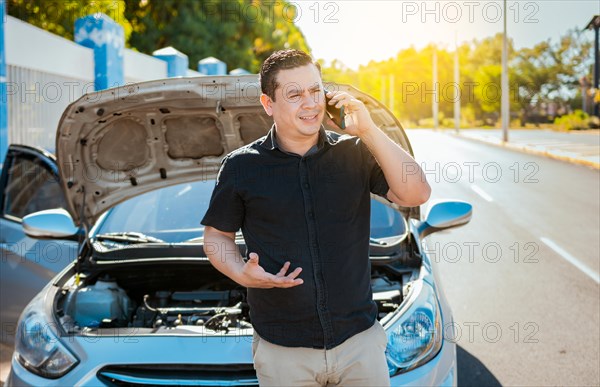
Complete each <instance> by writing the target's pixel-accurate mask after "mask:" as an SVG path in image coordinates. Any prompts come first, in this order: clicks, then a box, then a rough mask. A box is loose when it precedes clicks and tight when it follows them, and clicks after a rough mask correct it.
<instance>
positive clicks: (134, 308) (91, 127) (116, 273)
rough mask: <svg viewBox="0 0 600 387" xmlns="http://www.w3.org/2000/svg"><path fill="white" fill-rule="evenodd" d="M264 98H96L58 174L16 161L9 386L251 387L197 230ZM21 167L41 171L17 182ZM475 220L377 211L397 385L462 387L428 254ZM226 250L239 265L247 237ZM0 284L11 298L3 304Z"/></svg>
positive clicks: (254, 81) (389, 207) (242, 348)
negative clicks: (438, 235)
mask: <svg viewBox="0 0 600 387" xmlns="http://www.w3.org/2000/svg"><path fill="white" fill-rule="evenodd" d="M335 87H336V88H337V89H341V90H344V91H347V92H348V93H350V94H352V95H354V96H355V97H356V98H359V99H361V100H362V101H363V102H364V103H365V105H366V106H367V107H368V109H369V110H370V112H371V115H372V117H373V119H374V121H375V123H376V124H377V125H378V126H379V127H381V128H383V129H384V130H385V131H386V132H387V134H388V135H389V136H390V137H391V138H392V139H393V140H394V141H395V142H397V143H398V144H399V145H400V146H402V147H403V148H404V149H405V150H406V151H408V152H409V153H411V154H412V149H411V147H410V143H409V141H408V138H407V136H406V134H405V132H404V130H403V129H402V126H401V125H400V123H399V122H398V120H397V119H396V118H395V117H394V116H393V114H392V113H391V112H389V111H388V110H387V109H386V108H385V107H384V106H383V105H382V104H381V103H379V102H378V101H377V100H376V99H374V98H372V97H371V96H369V95H366V94H364V93H362V92H360V91H358V90H356V89H355V88H353V87H351V86H345V85H335ZM329 88H330V89H332V88H333V87H329ZM259 90H260V87H259V84H258V78H257V76H256V75H245V76H219V77H200V78H172V79H166V80H158V81H151V82H144V83H139V84H136V85H128V86H126V87H122V88H117V89H109V90H104V91H100V92H96V93H93V94H88V95H85V96H84V97H82V98H81V99H79V100H77V101H75V102H74V103H72V104H71V105H70V106H69V107H68V108H67V109H66V111H65V112H64V113H63V116H62V118H61V122H60V124H59V127H58V130H57V134H56V159H55V158H54V157H53V156H52V155H50V154H47V153H44V152H42V151H40V150H36V149H33V148H28V147H17V146H15V147H11V150H10V152H9V159H7V162H6V164H5V167H4V170H3V172H2V187H3V199H2V203H3V211H4V213H3V219H2V223H1V226H2V236H3V238H4V239H3V241H2V243H3V245H2V249H3V250H2V254H3V258H4V256H8V255H10V256H11V258H10V259H7V262H6V263H5V262H4V261H3V267H2V268H3V270H2V286H3V288H2V290H3V295H2V297H3V298H2V302H3V303H2V312H3V318H4V315H5V309H6V318H7V321H8V320H10V319H11V318H13V319H14V318H15V316H16V314H17V313H18V312H20V317H19V320H18V322H17V323H16V324H14V332H12V334H11V335H9V334H8V333H7V334H6V335H7V337H8V336H11V337H12V335H14V337H15V352H14V354H13V357H12V363H11V371H10V374H9V377H8V380H7V385H8V386H13V385H29V386H39V385H50V386H51V385H55V386H65V385H78V386H98V385H108V386H132V385H136V386H156V385H197V386H216V385H219V386H222V385H231V386H232V385H257V383H258V382H257V378H256V375H255V372H254V368H253V364H252V350H251V343H252V333H253V328H252V321H251V319H250V317H249V313H248V310H249V309H248V304H247V302H246V289H245V288H243V287H241V286H239V285H238V284H236V283H235V282H233V281H231V280H230V279H229V278H227V277H225V276H223V275H222V274H221V273H219V272H218V271H217V270H216V269H214V268H213V266H212V265H211V264H210V262H209V261H208V259H207V257H206V254H205V252H204V245H203V231H204V230H203V226H202V225H200V223H199V222H200V220H201V219H202V217H203V215H204V212H205V211H206V209H207V208H208V203H209V200H210V196H211V193H212V189H213V187H214V184H215V177H216V173H217V172H218V170H219V166H220V162H221V160H222V157H223V156H225V155H226V154H227V153H229V152H230V151H232V150H234V149H236V148H238V147H240V146H243V145H244V144H248V143H250V142H252V141H254V140H256V139H257V138H260V137H262V136H264V135H265V134H266V132H267V131H268V129H269V128H270V127H271V125H272V121H271V118H270V117H268V116H267V115H266V114H265V112H264V110H263V108H262V106H261V105H260V102H259V99H258V98H259V94H260V92H259ZM327 129H330V130H333V129H332V128H327ZM24 160H30V161H31V162H33V163H34V164H36V165H40V166H42V167H43V168H44V172H39V171H38V173H36V174H34V176H33V177H31V178H29V177H27V178H26V179H25V180H23V179H24V178H23V177H22V176H21V177H15V176H17V172H18V171H20V170H21V169H23V168H22V167H19V165H20V164H22V163H24ZM19 168H21V169H19ZM42 175H43V176H42ZM274 178H275V177H274ZM19 179H21V180H23V181H18V180H19ZM29 180H31V182H29ZM42 180H43V181H44V182H43V183H41V182H40V181H42ZM50 187H51V188H50ZM44 190H47V191H48V192H44ZM36 197H39V199H36V200H33V198H36ZM30 203H31V204H30ZM7 209H8V210H7ZM471 215H472V207H471V205H470V204H469V203H466V202H463V201H459V200H448V201H440V202H437V203H432V204H431V205H430V206H429V211H428V213H427V214H426V215H425V216H422V215H421V212H420V208H419V207H411V208H408V207H399V206H397V205H395V204H392V203H390V202H388V201H385V200H382V199H381V198H378V197H376V196H373V197H372V200H371V246H370V256H371V283H372V290H373V299H374V300H375V301H376V303H377V305H378V309H379V321H380V322H381V324H382V325H383V327H384V328H385V330H386V332H387V335H388V344H387V350H386V355H387V359H388V370H389V374H390V376H391V381H392V385H443V386H453V385H456V380H457V375H456V345H455V343H454V342H453V341H452V340H451V339H446V338H445V334H451V333H452V329H451V328H452V326H453V319H452V313H451V310H450V308H449V306H448V303H447V302H446V300H445V297H444V294H443V293H442V291H441V288H440V284H439V282H438V279H437V277H436V273H435V267H434V266H433V265H432V261H431V260H430V258H429V257H428V256H427V254H426V252H425V251H424V249H423V246H422V242H423V239H424V238H425V237H426V236H427V235H429V234H431V233H432V232H435V231H438V230H444V229H448V228H452V227H457V226H461V225H464V224H466V223H467V222H469V220H470V219H471ZM5 230H6V232H5ZM20 244H22V245H23V248H22V249H19V248H17V247H15V246H19V245H20ZM236 244H237V247H238V248H239V250H240V252H241V253H242V255H245V254H246V246H245V243H244V239H243V237H242V235H241V234H239V235H238V236H237V238H236ZM45 246H52V247H45ZM32 249H37V250H33V251H38V254H39V257H40V259H35V257H36V256H35V254H33V255H32V254H31V251H32ZM49 254H54V255H51V257H52V258H48V257H50V255H49ZM23 257H25V258H23ZM57 257H59V258H57ZM50 261H55V262H52V264H50ZM11 265H12V266H11ZM9 266H10V267H11V268H10V269H9V270H5V269H6V268H7V267H9ZM5 272H6V273H7V274H6V275H7V276H11V277H12V278H11V279H10V280H9V281H12V282H10V284H11V285H10V286H14V287H15V288H14V289H13V290H12V291H13V296H12V297H13V299H10V298H7V299H5V298H4V289H5V288H4V286H5ZM42 283H43V284H44V285H43V288H42V289H41V290H40V289H39V286H42V285H41V284H42ZM7 286H8V285H7ZM38 290H39V291H38ZM17 293H18V294H19V297H16V296H15V295H16V294H17ZM30 296H31V297H32V299H31V301H29V302H28V304H27V305H26V306H25V303H26V302H27V301H23V300H24V299H28V298H29V297H30ZM23 307H24V309H23ZM21 309H22V311H21ZM7 326H10V324H8V325H7ZM3 335H4V332H3Z"/></svg>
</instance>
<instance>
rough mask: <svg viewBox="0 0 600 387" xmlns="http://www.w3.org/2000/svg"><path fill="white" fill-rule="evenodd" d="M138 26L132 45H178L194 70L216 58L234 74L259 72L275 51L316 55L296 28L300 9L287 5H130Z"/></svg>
mask: <svg viewBox="0 0 600 387" xmlns="http://www.w3.org/2000/svg"><path fill="white" fill-rule="evenodd" d="M125 3H126V9H125V16H126V18H127V19H128V20H129V21H130V22H131V24H132V26H133V32H132V34H131V37H130V44H131V45H132V46H133V47H136V48H137V49H138V50H139V51H141V52H145V53H151V52H152V51H154V50H156V49H158V48H162V47H167V46H173V47H175V48H177V49H178V50H180V51H182V52H184V53H186V54H187V55H188V57H189V59H190V63H191V67H195V63H197V62H198V61H199V60H200V59H203V58H205V57H208V56H214V57H217V58H219V59H220V60H222V61H224V62H225V63H227V66H228V68H229V69H233V68H236V67H242V68H245V69H247V70H250V71H252V72H257V71H258V69H259V67H260V64H261V63H262V62H263V61H264V59H266V58H267V57H268V56H269V55H270V54H271V53H272V52H273V51H275V50H279V49H285V48H296V49H301V50H304V51H308V52H310V49H309V47H308V45H307V43H306V41H305V39H304V36H303V35H302V33H301V32H300V30H299V29H298V27H297V26H296V25H295V24H294V23H293V19H294V18H295V13H294V12H295V8H294V7H293V6H292V5H290V4H289V3H288V2H286V1H278V2H271V3H266V4H265V3H262V2H258V1H253V2H248V1H244V0H227V1H223V2H221V1H215V0H208V1H197V0H160V1H158V0H143V1H140V0H125Z"/></svg>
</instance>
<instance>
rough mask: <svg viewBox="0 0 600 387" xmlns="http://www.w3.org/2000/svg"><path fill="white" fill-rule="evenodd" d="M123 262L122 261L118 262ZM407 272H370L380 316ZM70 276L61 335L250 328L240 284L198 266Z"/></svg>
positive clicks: (397, 296)
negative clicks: (128, 329)
mask: <svg viewBox="0 0 600 387" xmlns="http://www.w3.org/2000/svg"><path fill="white" fill-rule="evenodd" d="M121 266H123V265H121ZM411 273H412V271H405V272H398V271H396V270H389V268H386V267H377V268H374V269H373V270H372V276H371V286H372V289H373V299H374V301H375V302H376V303H377V307H378V311H379V316H378V318H379V319H381V318H382V317H384V316H385V315H387V314H388V313H390V312H393V311H395V310H397V309H398V308H399V306H400V304H401V303H402V301H403V299H404V296H405V294H406V292H407V283H409V282H410V277H411ZM76 283H77V281H76V280H75V277H74V276H73V277H71V278H70V279H69V280H68V281H67V282H66V283H65V285H64V286H63V287H62V289H61V291H60V292H59V293H58V297H57V302H56V304H55V305H56V315H57V317H58V318H59V320H60V321H61V325H62V326H63V328H64V329H65V331H66V332H67V333H75V334H76V333H81V332H101V331H102V330H104V329H105V328H111V329H113V330H114V329H115V328H132V329H134V330H135V331H139V332H144V333H150V334H152V333H169V332H174V331H175V330H178V331H179V332H181V330H182V329H183V330H187V331H189V332H190V333H194V332H196V333H204V334H206V333H207V334H213V335H217V334H221V335H222V334H230V333H235V334H239V333H240V331H247V330H248V329H251V328H252V324H251V321H250V314H249V306H248V303H247V300H246V288H244V287H242V286H240V285H238V284H237V283H235V282H233V281H232V280H230V279H229V278H227V277H225V276H224V275H222V274H221V273H219V272H218V271H217V270H216V269H214V268H213V267H212V265H210V263H208V262H201V263H200V264H198V263H196V264H190V263H189V262H188V263H187V264H173V263H171V264H162V263H161V264H156V263H153V264H152V265H149V264H146V265H135V266H130V265H127V266H125V267H119V265H114V266H113V267H112V268H110V269H109V268H107V269H104V270H102V271H98V272H97V273H95V274H92V275H87V276H85V275H83V274H82V276H81V278H80V282H79V285H77V284H76Z"/></svg>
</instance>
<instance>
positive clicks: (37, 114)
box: [7, 65, 94, 151]
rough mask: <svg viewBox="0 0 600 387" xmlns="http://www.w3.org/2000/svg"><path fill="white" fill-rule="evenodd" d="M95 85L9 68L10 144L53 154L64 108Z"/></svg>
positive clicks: (15, 67) (48, 74)
mask: <svg viewBox="0 0 600 387" xmlns="http://www.w3.org/2000/svg"><path fill="white" fill-rule="evenodd" d="M93 90H94V82H90V81H89V80H88V81H86V80H83V79H77V78H69V77H65V76H62V75H56V74H51V73H47V72H43V71H38V70H32V69H27V68H22V67H19V66H12V65H8V66H7V99H8V101H7V102H8V137H9V139H10V142H12V143H17V144H24V145H31V146H38V147H42V148H44V149H47V150H50V151H54V147H55V134H56V127H57V125H58V121H59V120H60V117H61V115H62V112H63V111H64V110H65V108H66V107H67V106H68V105H69V104H70V103H71V102H73V101H74V100H76V99H77V98H79V97H81V96H82V95H83V94H84V93H85V92H86V91H87V92H91V91H93Z"/></svg>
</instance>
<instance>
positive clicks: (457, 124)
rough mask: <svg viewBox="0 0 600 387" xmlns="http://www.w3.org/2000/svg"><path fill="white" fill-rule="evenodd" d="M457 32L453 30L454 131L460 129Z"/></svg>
mask: <svg viewBox="0 0 600 387" xmlns="http://www.w3.org/2000/svg"><path fill="white" fill-rule="evenodd" d="M458 65H459V63H458V32H457V31H455V32H454V85H455V87H456V94H455V95H454V129H455V130H456V133H458V131H459V130H460V99H461V89H460V73H459V69H458Z"/></svg>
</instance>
